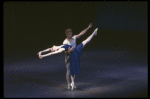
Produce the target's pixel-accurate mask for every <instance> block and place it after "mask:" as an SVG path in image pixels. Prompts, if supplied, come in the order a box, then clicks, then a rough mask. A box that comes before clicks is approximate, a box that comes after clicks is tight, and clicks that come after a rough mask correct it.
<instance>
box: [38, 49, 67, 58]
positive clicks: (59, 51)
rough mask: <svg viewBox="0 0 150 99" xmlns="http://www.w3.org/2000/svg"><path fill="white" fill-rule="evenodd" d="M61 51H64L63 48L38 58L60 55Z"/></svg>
mask: <svg viewBox="0 0 150 99" xmlns="http://www.w3.org/2000/svg"><path fill="white" fill-rule="evenodd" d="M63 51H65V49H64V48H60V49H59V50H58V51H55V52H50V53H48V54H45V55H40V56H39V57H40V58H43V57H46V56H50V55H54V54H58V53H61V52H63Z"/></svg>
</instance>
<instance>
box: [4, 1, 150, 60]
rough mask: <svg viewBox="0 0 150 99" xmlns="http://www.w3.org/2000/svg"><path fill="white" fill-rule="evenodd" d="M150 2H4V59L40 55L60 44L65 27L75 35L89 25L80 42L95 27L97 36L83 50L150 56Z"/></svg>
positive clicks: (63, 36)
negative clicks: (148, 51)
mask: <svg viewBox="0 0 150 99" xmlns="http://www.w3.org/2000/svg"><path fill="white" fill-rule="evenodd" d="M147 6H148V5H147V2H29V1H27V2H4V4H3V38H4V39H3V44H4V45H3V50H4V61H5V62H10V61H11V60H12V61H18V60H23V59H26V58H28V59H30V58H31V57H33V58H34V57H36V58H38V57H37V53H38V52H39V51H41V50H44V49H46V48H49V47H52V46H53V45H61V44H62V43H63V41H64V39H65V38H66V36H65V30H66V29H67V28H71V29H72V30H73V35H76V34H79V33H80V32H81V31H82V30H83V29H85V28H87V27H88V25H89V24H90V23H93V27H92V28H90V29H89V30H88V31H87V32H86V34H85V35H84V36H82V37H81V38H80V39H78V40H77V44H79V43H81V42H82V41H83V40H85V39H86V38H87V37H88V36H89V35H90V34H91V33H92V32H93V31H94V29H95V28H97V27H98V28H99V30H98V35H97V36H96V37H94V39H92V41H91V42H90V43H89V44H88V45H87V46H85V48H84V50H93V51H94V50H106V51H107V50H111V51H119V50H122V51H125V50H127V51H130V52H134V53H136V54H142V55H147V49H148V47H147V45H148V37H147V35H148V14H147V10H148V8H147Z"/></svg>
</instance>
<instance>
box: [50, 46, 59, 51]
mask: <svg viewBox="0 0 150 99" xmlns="http://www.w3.org/2000/svg"><path fill="white" fill-rule="evenodd" d="M59 49H60V47H59V46H58V47H56V46H55V45H53V47H52V48H51V51H52V52H54V51H57V50H59Z"/></svg>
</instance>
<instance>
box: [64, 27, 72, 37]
mask: <svg viewBox="0 0 150 99" xmlns="http://www.w3.org/2000/svg"><path fill="white" fill-rule="evenodd" d="M65 34H66V36H67V38H68V39H71V38H72V30H71V29H70V28H69V29H67V30H66V31H65Z"/></svg>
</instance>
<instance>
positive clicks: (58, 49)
mask: <svg viewBox="0 0 150 99" xmlns="http://www.w3.org/2000/svg"><path fill="white" fill-rule="evenodd" d="M97 30H98V28H96V29H95V30H94V32H93V33H92V34H91V35H90V36H89V37H88V38H87V39H86V40H84V41H83V42H82V43H81V44H79V45H78V46H76V47H75V48H74V51H73V52H72V53H71V54H70V76H71V81H72V83H71V90H73V89H74V88H76V87H75V83H74V77H73V75H75V76H76V75H77V74H78V73H80V64H79V57H80V56H81V54H82V49H83V48H84V46H85V45H86V44H87V43H89V42H90V41H91V40H92V38H93V37H94V36H96V35H97ZM69 48H72V46H71V45H67V44H63V45H60V46H53V47H52V48H49V49H47V50H44V51H40V52H39V53H38V55H39V58H40V59H42V58H43V57H47V56H51V55H54V54H58V53H62V52H64V51H68V49H69ZM46 51H52V52H50V53H48V54H45V55H41V54H42V52H46Z"/></svg>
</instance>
